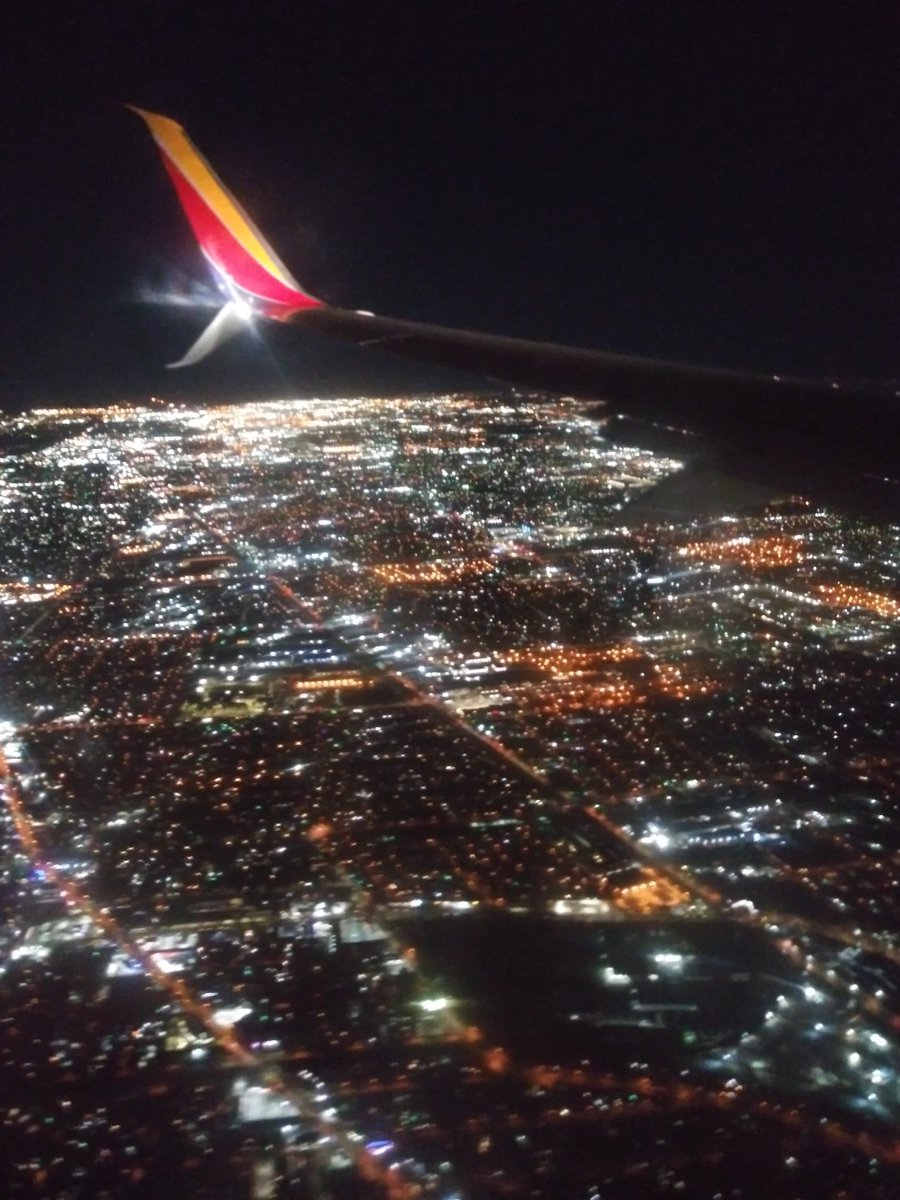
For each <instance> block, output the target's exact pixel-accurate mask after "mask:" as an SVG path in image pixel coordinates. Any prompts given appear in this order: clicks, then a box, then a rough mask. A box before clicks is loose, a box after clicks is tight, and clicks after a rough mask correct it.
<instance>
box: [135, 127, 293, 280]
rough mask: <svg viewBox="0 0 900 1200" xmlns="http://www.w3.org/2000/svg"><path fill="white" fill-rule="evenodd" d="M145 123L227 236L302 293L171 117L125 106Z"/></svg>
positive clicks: (277, 276) (276, 275) (273, 273)
mask: <svg viewBox="0 0 900 1200" xmlns="http://www.w3.org/2000/svg"><path fill="white" fill-rule="evenodd" d="M126 108H130V109H131V111H132V112H134V113H137V115H138V116H139V117H141V118H142V119H143V120H144V121H146V123H147V125H148V127H149V129H150V132H151V133H152V134H153V139H154V141H155V142H156V144H157V145H158V146H159V148H160V149H161V150H162V151H163V153H164V154H165V155H166V157H167V158H168V159H169V160H170V161H171V162H172V163H174V165H175V166H176V167H177V168H178V170H179V171H180V172H181V174H182V175H183V176H184V177H185V179H186V180H187V181H188V183H189V184H190V185H191V187H192V188H193V189H194V191H195V192H197V193H198V195H199V196H200V197H201V198H202V199H203V201H204V203H206V204H207V205H209V207H210V208H211V209H212V211H213V212H214V213H215V214H216V216H217V217H218V218H219V220H220V221H221V222H222V224H223V225H224V226H225V228H226V229H227V230H228V232H229V233H230V234H231V235H232V237H234V238H235V240H236V241H238V242H239V243H240V245H241V246H242V247H243V248H244V250H246V251H247V253H248V254H249V255H250V256H251V258H254V259H256V261H257V262H258V263H259V264H260V266H262V267H264V268H265V269H266V270H267V271H268V272H269V274H270V275H273V276H274V277H275V278H276V279H278V280H279V281H280V282H281V283H283V284H284V285H285V287H289V288H294V289H296V290H297V291H298V292H299V291H301V290H302V289H301V287H300V285H299V284H298V283H297V281H296V280H295V279H294V278H293V277H292V276H291V273H290V271H288V269H287V267H286V266H285V265H284V263H283V262H281V260H280V259H279V258H278V256H277V255H276V254H275V251H274V250H273V249H272V247H271V246H269V245H268V243H267V242H266V241H265V239H264V238H263V236H262V234H261V233H260V232H259V230H258V229H257V228H256V227H255V225H254V224H253V222H252V221H251V220H250V218H249V217H248V216H247V214H246V213H245V212H244V210H243V209H242V208H241V206H240V205H239V204H238V203H237V201H236V200H235V199H234V198H233V197H232V196H231V194H230V193H229V191H228V189H227V188H226V187H225V185H224V183H222V181H221V179H219V177H218V176H217V175H216V173H215V172H214V171H213V169H212V167H211V166H210V165H209V163H208V162H207V161H206V159H205V158H204V157H203V155H202V154H201V153H200V151H199V150H198V149H197V147H196V146H195V145H194V144H193V142H192V141H191V139H190V138H189V137H188V135H187V134H186V133H185V131H184V130H183V129H182V127H181V126H180V125H179V124H178V122H177V121H173V120H172V119H171V117H163V116H161V115H160V114H159V113H152V112H147V111H146V110H145V109H143V108H137V107H136V106H135V105H133V104H128V105H126Z"/></svg>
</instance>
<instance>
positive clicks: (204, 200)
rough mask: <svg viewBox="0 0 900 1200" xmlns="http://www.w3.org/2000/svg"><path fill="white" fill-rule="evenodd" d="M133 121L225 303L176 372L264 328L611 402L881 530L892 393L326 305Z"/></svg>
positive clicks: (890, 487)
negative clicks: (244, 331)
mask: <svg viewBox="0 0 900 1200" xmlns="http://www.w3.org/2000/svg"><path fill="white" fill-rule="evenodd" d="M129 107H132V106H129ZM133 111H134V112H136V113H137V114H138V116H140V117H141V118H142V119H143V120H144V121H145V122H146V124H147V126H148V127H149V129H150V132H151V134H152V135H153V138H154V140H155V142H156V144H157V146H158V148H159V151H160V154H161V155H162V159H163V163H164V165H165V168H166V171H167V172H168V174H169V177H170V178H171V180H172V183H173V185H174V187H175V191H176V193H177V195H178V199H179V201H180V203H181V206H182V208H183V209H184V212H185V215H186V217H187V219H188V221H189V223H190V225H191V228H192V229H193V231H194V233H195V235H196V237H197V241H198V242H199V244H200V248H201V250H202V251H203V254H204V255H205V257H206V259H207V261H208V262H209V264H210V266H211V267H212V269H213V272H214V273H215V275H216V276H217V278H218V279H219V282H220V284H221V286H222V289H223V291H224V292H225V293H226V294H227V301H226V302H225V305H224V307H223V309H222V310H221V311H220V313H219V314H218V315H217V316H216V318H215V320H214V321H213V323H212V324H211V325H210V326H209V328H208V329H206V330H205V331H204V333H203V334H202V335H201V336H200V338H199V339H198V340H197V342H195V344H194V345H193V346H192V347H191V349H190V350H189V351H188V352H187V354H185V355H184V357H183V358H181V359H180V360H179V362H177V363H173V364H172V365H173V366H177V367H185V366H192V365H193V364H194V363H198V362H200V361H201V359H203V358H204V357H205V356H206V355H207V354H209V353H210V352H211V351H212V350H214V349H215V348H216V347H217V346H219V345H221V344H222V342H224V341H225V340H226V339H227V338H229V337H231V336H233V334H234V333H235V332H237V330H238V329H240V328H241V326H242V325H243V324H244V323H249V322H251V321H252V320H253V318H254V317H257V316H259V317H266V318H269V319H271V320H275V321H279V322H282V323H285V324H291V325H296V326H298V327H300V328H302V329H306V330H310V331H314V332H316V333H322V334H326V335H328V336H330V337H336V338H340V339H342V340H343V341H347V342H352V343H354V344H355V345H357V346H368V347H372V348H374V349H377V350H383V351H386V352H388V353H391V354H396V355H401V356H403V357H405V358H411V359H415V360H417V361H419V362H424V363H428V364H431V365H435V366H440V367H451V368H458V369H461V370H465V371H469V372H474V373H476V374H480V375H484V376H487V377H489V378H491V379H494V380H503V381H504V382H506V383H511V384H516V385H519V386H524V387H526V388H533V389H544V390H547V391H553V392H559V393H564V394H568V395H571V396H575V397H578V398H582V399H585V400H591V401H595V402H598V403H603V404H606V405H613V406H615V407H610V408H609V409H608V410H607V411H608V412H609V414H610V415H613V414H616V415H619V414H621V415H624V417H626V418H628V419H630V420H637V421H641V422H644V423H649V424H651V425H657V426H660V427H662V428H663V429H664V430H666V431H667V432H668V433H673V432H674V433H680V434H686V435H690V436H692V437H693V436H695V435H698V434H699V435H702V437H703V438H704V443H703V444H704V445H708V446H710V448H712V449H713V450H714V451H715V453H716V454H717V455H718V456H719V459H720V461H721V462H722V463H723V465H724V466H725V467H726V468H727V469H728V470H729V471H730V472H731V473H733V474H735V475H739V476H740V475H743V476H744V477H746V478H748V479H752V480H754V481H756V482H759V483H762V484H763V485H765V486H767V487H769V486H771V488H772V490H773V492H774V491H777V490H782V489H784V490H787V491H789V492H801V493H804V494H807V495H809V496H811V497H814V498H816V499H820V500H823V501H825V502H826V503H837V504H838V505H841V506H845V507H846V506H847V505H848V503H849V505H850V506H851V507H853V508H854V509H855V510H859V511H864V512H867V513H869V514H870V515H874V516H880V517H888V518H890V519H896V518H897V514H898V513H900V480H898V478H897V476H898V472H897V468H896V449H895V448H896V446H897V445H898V444H900V401H898V395H900V393H897V392H896V391H894V390H893V389H891V390H887V389H884V390H878V389H874V390H867V389H861V388H856V387H852V386H844V385H842V386H840V387H838V386H837V385H836V384H835V383H834V382H832V381H830V380H828V381H824V382H823V381H818V380H800V379H791V378H789V377H786V376H779V375H750V374H745V373H741V372H738V371H727V370H720V369H712V368H708V367H697V366H690V365H687V364H684V363H673V362H663V361H661V360H658V359H649V358H637V357H631V356H627V355H622V354H609V353H606V352H603V351H598V350H583V349H576V348H573V347H568V346H559V345H553V344H549V343H543V342H532V341H526V340H524V339H521V338H509V337H500V336H496V335H494V334H485V333H478V332H473V331H467V330H460V329H448V328H445V327H444V326H438V325H423V324H421V323H419V322H415V321H402V320H395V319H393V318H388V317H378V316H374V315H373V314H372V313H367V312H363V311H359V310H350V309H342V308H335V307H332V306H331V305H328V304H324V303H323V302H322V301H320V300H317V299H316V298H315V297H314V296H311V295H310V294H309V293H308V292H306V291H304V290H303V288H302V287H301V286H300V285H299V284H298V283H297V282H296V280H295V279H294V278H293V276H292V275H291V273H290V272H289V271H288V269H287V267H285V265H284V264H283V263H282V262H281V260H280V259H279V258H278V256H277V255H276V254H275V252H274V250H273V249H272V248H271V246H269V244H268V243H267V242H266V240H265V238H264V237H263V236H262V234H261V233H260V232H259V230H258V229H257V228H256V226H255V225H254V224H253V222H252V221H251V220H250V218H249V217H248V215H247V214H246V213H245V212H244V210H243V209H242V208H241V206H240V205H239V204H238V203H237V201H236V200H235V199H234V198H233V196H232V195H231V194H230V193H229V192H228V190H227V189H226V187H225V186H224V184H223V183H222V182H221V180H219V178H218V177H217V176H216V174H215V173H214V171H213V170H212V168H211V167H210V166H209V164H208V163H207V162H206V160H205V159H204V158H203V156H202V155H201V154H200V152H199V151H198V150H197V149H196V147H195V146H194V145H193V143H192V142H191V141H190V139H189V138H188V136H187V134H186V133H185V131H184V130H183V129H182V128H181V126H180V125H178V124H177V123H176V122H175V121H173V120H171V119H170V118H168V117H163V116H160V115H158V114H156V113H150V112H145V111H144V110H143V109H139V108H133ZM692 445H693V446H694V447H696V445H697V443H696V442H693V443H692Z"/></svg>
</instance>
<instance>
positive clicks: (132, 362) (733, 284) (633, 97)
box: [0, 0, 900, 411]
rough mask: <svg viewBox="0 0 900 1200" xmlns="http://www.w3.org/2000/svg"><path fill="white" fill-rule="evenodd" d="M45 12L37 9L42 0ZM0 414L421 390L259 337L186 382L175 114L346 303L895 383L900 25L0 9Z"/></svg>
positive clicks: (730, 7)
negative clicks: (155, 297)
mask: <svg viewBox="0 0 900 1200" xmlns="http://www.w3.org/2000/svg"><path fill="white" fill-rule="evenodd" d="M57 14H59V15H57ZM4 21H5V23H6V24H7V26H9V25H10V24H12V25H13V28H12V29H11V31H10V30H9V29H8V30H7V31H6V33H5V35H4V40H3V49H2V51H0V53H2V55H3V58H4V62H3V70H2V76H0V77H2V81H3V91H4V106H3V107H4V111H3V122H4V126H5V132H6V135H7V137H6V141H7V151H6V154H5V156H4V157H5V167H6V169H5V172H4V180H3V189H2V205H3V210H2V211H3V217H2V238H3V263H4V270H3V281H4V304H3V312H4V316H3V321H2V356H0V407H2V408H4V409H6V410H7V411H9V410H16V409H20V408H23V407H29V406H31V405H34V404H39V403H65V402H67V401H69V400H72V401H77V402H83V401H86V400H87V401H99V402H103V403H105V402H109V401H113V400H116V399H122V400H145V399H146V397H147V396H148V395H150V394H151V393H153V394H156V395H159V396H163V397H171V398H178V399H187V398H197V399H210V398H220V399H223V400H226V399H232V398H237V397H245V396H247V397H249V396H261V395H274V396H287V395H308V394H315V393H319V394H322V393H325V394H327V393H329V392H332V393H334V392H338V393H339V392H341V391H346V390H350V389H355V388H359V387H365V388H366V389H367V390H370V391H376V390H380V389H382V388H409V387H414V386H429V385H431V384H435V385H440V383H441V382H442V381H445V380H446V379H448V378H450V376H439V375H437V374H435V373H430V372H428V371H426V370H424V369H423V368H421V367H414V366H407V365H404V364H402V363H400V364H398V363H395V362H394V361H392V360H390V359H387V358H382V357H380V356H378V355H373V354H371V353H368V354H366V353H363V352H359V351H354V350H352V349H348V348H347V347H343V346H331V345H327V344H325V343H323V342H321V341H319V340H317V339H315V338H312V337H310V336H309V335H301V334H298V333H296V332H294V331H288V330H280V329H274V330H273V329H270V328H267V329H266V331H265V332H264V334H263V337H262V338H261V339H260V340H258V341H257V342H256V343H254V342H252V341H251V340H250V339H249V338H242V339H240V341H236V342H234V343H232V344H231V345H230V346H229V347H228V348H227V349H226V350H224V351H222V352H220V354H219V355H218V356H217V357H216V358H214V359H213V360H211V361H210V362H208V363H206V364H203V365H202V366H201V367H199V368H195V369H193V370H192V371H191V372H179V373H171V372H166V371H165V370H164V369H163V366H162V364H164V363H165V362H166V361H170V360H172V359H173V358H177V357H179V356H180V355H181V353H183V351H184V350H185V349H186V348H187V346H188V345H189V344H190V343H191V342H192V341H193V340H194V338H195V337H196V335H197V333H198V332H199V330H200V329H201V328H202V326H203V325H204V323H205V322H206V321H207V320H208V319H209V317H210V316H211V313H210V312H206V311H191V310H186V309H184V308H163V307H160V306H154V305H149V304H147V303H144V302H141V301H140V297H141V296H145V295H146V294H147V293H148V292H153V291H165V290H168V291H171V290H173V289H174V290H176V291H178V292H180V293H181V294H190V293H191V292H192V290H193V289H196V288H198V287H201V288H202V285H204V284H205V283H206V282H207V276H206V272H205V268H204V265H203V262H202V260H201V258H200V256H199V253H198V252H197V251H196V249H195V247H194V244H193V242H192V239H191V237H190V234H189V231H188V229H187V225H186V222H185V221H184V219H183V217H182V216H181V214H180V211H179V210H178V208H177V205H176V202H175V199H174V195H173V194H172V192H171V190H170V187H169V184H168V181H167V180H166V178H165V176H164V173H163V170H162V166H161V164H160V162H159V160H158V157H157V156H156V152H155V149H154V147H153V146H152V143H151V141H150V139H149V136H148V134H147V132H146V130H145V128H144V127H143V126H142V124H141V123H140V122H139V121H138V120H137V118H135V117H134V116H133V115H132V114H130V113H128V112H126V110H125V109H124V107H123V105H124V104H125V103H126V102H131V103H134V104H138V105H140V106H142V107H145V108H150V109H154V110H157V111H159V112H163V113H166V114H168V115H170V116H173V117H175V118H176V119H177V120H179V121H180V122H181V123H182V124H184V125H185V127H186V128H187V130H188V132H189V133H190V135H191V136H192V137H193V139H194V140H195V142H196V143H197V144H198V146H199V147H200V148H201V150H202V151H203V152H204V154H206V156H207V157H208V158H209V159H210V160H211V162H212V163H213V165H214V167H215V168H216V170H217V171H218V173H219V174H220V175H221V176H222V178H223V179H224V180H225V181H226V183H227V184H229V186H231V187H232V188H233V190H234V191H235V193H236V194H237V195H238V197H239V198H240V199H241V200H242V201H243V202H244V204H245V206H246V207H247V208H248V209H249V210H250V212H251V214H252V215H253V216H254V217H255V219H256V220H257V222H258V224H259V225H260V226H261V228H262V229H263V231H264V233H265V234H266V236H267V237H268V239H269V240H270V241H271V242H272V243H273V244H274V245H275V247H276V248H277V250H278V252H279V253H280V256H281V257H282V258H283V259H284V260H285V261H286V263H287V264H288V266H289V268H290V269H291V270H292V272H293V273H294V275H295V276H296V277H297V278H298V279H299V280H300V281H301V283H303V284H304V285H305V286H307V287H308V288H309V289H310V290H312V291H313V292H314V293H316V294H317V295H319V296H321V297H323V298H324V299H327V300H330V301H332V302H334V303H337V304H341V305H346V306H349V307H361V308H367V309H373V310H375V311H376V312H378V313H383V314H385V315H390V316H399V317H407V318H410V319H421V320H426V321H435V322H440V323H444V324H451V325H456V326H462V327H469V328H481V329H485V330H490V331H493V332H499V333H509V334H516V335H521V336H525V337H533V338H539V339H542V340H553V341H562V342H566V343H569V344H573V345H584V346H593V347H597V348H601V349H609V350H614V351H621V352H633V353H640V354H649V355H654V356H660V357H666V358H674V359H681V360H685V361H693V362H700V363H709V364H713V365H722V366H734V367H746V368H750V369H754V370H766V371H784V372H794V373H806V374H814V375H819V374H821V375H842V376H845V377H851V378H853V377H868V378H873V379H875V378H883V377H896V376H898V375H900V322H898V310H900V288H898V285H900V70H898V64H900V10H898V9H897V8H896V6H895V5H889V4H880V5H877V6H876V5H871V6H867V5H859V4H854V5H851V4H838V3H829V4H816V3H801V2H797V3H787V4H785V3H772V4H766V3H758V2H756V0H741V2H740V3H731V2H730V0H716V2H715V3H712V4H703V3H697V2H694V0H691V2H689V3H673V2H672V0H660V2H658V3H645V2H643V0H621V2H617V3H611V2H609V3H604V0H594V2H592V3H566V2H565V0H546V2H544V3H538V2H536V0H535V2H530V0H518V2H516V3H505V2H501V0H478V2H473V3H463V2H460V0H456V2H454V3H445V2H443V0H417V2H415V3H411V2H406V0H371V2H366V3H339V2H329V0H317V2H311V0H293V2H292V3H289V4H280V3H272V2H266V0H257V2H256V3H248V2H247V0H244V2H242V3H240V4H232V3H228V2H227V0H219V2H218V3H200V2H197V0H180V2H176V0H152V2H150V3H147V2H143V0H119V2H116V3H109V2H107V0H93V3H90V4H82V3H80V0H67V2H66V3H65V4H62V5H57V6H54V7H53V8H51V6H49V5H45V6H32V5H18V6H17V11H16V12H14V13H11V12H10V11H7V12H6V13H5V14H4Z"/></svg>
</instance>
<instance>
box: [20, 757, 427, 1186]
mask: <svg viewBox="0 0 900 1200" xmlns="http://www.w3.org/2000/svg"><path fill="white" fill-rule="evenodd" d="M0 791H2V793H3V798H4V800H5V802H6V806H7V809H8V810H9V813H10V816H11V818H12V821H13V825H14V826H15V829H16V833H17V835H18V837H19V841H20V842H21V844H22V846H23V848H24V849H25V852H26V853H27V855H28V857H29V858H30V859H31V861H32V862H33V863H34V865H35V866H37V867H40V869H41V870H42V871H43V873H44V875H45V876H46V878H47V879H49V880H50V881H51V882H52V883H53V885H54V886H55V887H56V888H57V890H58V891H59V893H60V895H61V896H62V897H63V899H64V900H65V901H66V903H67V904H68V905H69V906H70V907H72V908H77V909H78V910H79V911H80V912H81V913H82V915H83V916H84V917H86V918H87V920H89V921H90V922H91V924H92V925H94V926H95V927H96V928H98V929H100V930H102V931H103V933H104V934H105V935H106V936H107V937H108V938H109V939H110V941H112V942H114V943H115V945H117V946H118V947H119V949H120V950H121V951H122V953H123V954H125V955H127V956H128V957H129V958H131V959H133V960H134V961H135V962H138V963H140V965H141V967H142V968H143V970H144V971H145V973H146V974H147V975H148V976H149V977H150V978H151V979H152V980H153V982H154V983H155V984H156V985H157V987H159V988H160V989H161V990H162V991H164V992H165V993H166V994H167V995H168V996H169V998H170V999H171V1001H172V1003H173V1004H174V1005H175V1006H176V1007H177V1008H178V1009H179V1011H180V1012H181V1013H183V1014H184V1016H186V1017H193V1018H194V1019H195V1020H197V1021H199V1022H200V1024H201V1025H202V1026H203V1028H204V1029H205V1030H206V1032H207V1033H208V1034H209V1035H210V1037H211V1038H213V1039H214V1040H215V1042H216V1044H217V1045H218V1046H219V1048H220V1049H221V1050H223V1051H224V1052H225V1054H226V1055H227V1056H228V1057H229V1059H230V1060H231V1061H232V1063H234V1065H235V1066H238V1067H241V1068H243V1069H245V1070H252V1071H254V1072H255V1073H256V1075H257V1076H258V1078H259V1079H260V1080H261V1082H262V1083H263V1085H264V1086H265V1087H267V1088H268V1089H269V1090H270V1091H272V1092H273V1093H275V1094H277V1095H278V1096H280V1097H282V1098H284V1099H286V1100H287V1101H288V1102H289V1103H290V1104H292V1105H293V1106H294V1108H295V1109H296V1110H297V1112H298V1113H299V1114H300V1116H301V1117H302V1118H303V1119H304V1120H305V1121H308V1122H309V1123H310V1124H311V1125H312V1127H313V1128H315V1129H316V1130H317V1131H318V1133H319V1136H320V1137H322V1138H328V1139H330V1140H331V1141H332V1142H334V1143H335V1144H336V1145H338V1146H340V1147H341V1149H342V1151H343V1152H344V1154H345V1155H346V1156H347V1158H348V1159H349V1160H350V1161H351V1162H353V1163H355V1164H356V1167H357V1169H358V1170H359V1172H360V1174H361V1175H362V1176H363V1178H366V1179H369V1180H373V1181H378V1182H379V1183H381V1184H382V1186H383V1187H384V1188H385V1194H386V1196H387V1197H389V1200H413V1198H414V1196H415V1195H416V1193H417V1188H416V1187H415V1186H414V1185H412V1184H411V1183H408V1182H407V1181H406V1180H404V1179H402V1178H401V1176H400V1175H399V1173H398V1172H397V1171H392V1170H390V1168H389V1167H386V1166H385V1165H384V1164H382V1163H380V1162H379V1161H378V1159H377V1158H375V1157H373V1156H372V1155H371V1154H369V1153H368V1151H366V1150H365V1149H364V1148H363V1147H362V1145H361V1141H362V1139H361V1138H359V1135H355V1136H354V1135H351V1132H350V1130H349V1129H347V1128H346V1127H345V1126H343V1125H341V1124H340V1123H338V1122H336V1121H333V1120H326V1119H325V1118H324V1117H323V1116H322V1115H321V1113H320V1112H319V1110H318V1109H317V1108H316V1106H315V1104H314V1103H313V1096H312V1093H309V1092H306V1091H304V1090H302V1089H300V1088H298V1087H297V1085H296V1083H294V1082H293V1081H292V1080H290V1079H288V1077H287V1076H286V1075H285V1074H284V1073H283V1072H282V1071H281V1070H280V1069H278V1068H277V1067H273V1066H272V1065H271V1064H269V1063H266V1062H264V1061H263V1060H262V1059H261V1058H260V1057H258V1056H257V1055H255V1054H253V1053H252V1051H250V1050H248V1049H247V1047H246V1046H244V1045H243V1044H242V1043H241V1041H240V1040H239V1039H238V1037H237V1035H236V1034H235V1032H234V1029H233V1027H231V1026H222V1025H220V1024H219V1023H218V1022H217V1020H216V1017H215V1012H214V1010H213V1009H212V1008H211V1007H210V1006H209V1005H208V1004H205V1003H204V1002H203V1001H202V1000H200V999H199V998H198V997H197V996H196V994H195V993H194V992H193V991H192V989H191V988H190V986H189V985H188V984H187V983H186V982H185V980H183V979H181V978H179V977H177V976H174V975H168V974H166V973H165V972H164V971H162V970H160V968H159V967H158V966H157V965H156V962H155V960H154V958H153V955H152V953H150V952H148V951H146V950H144V949H143V948H142V947H141V946H140V945H138V943H137V942H136V941H134V939H133V937H132V936H131V934H129V932H128V931H127V930H125V929H124V928H123V927H122V926H121V925H120V924H119V923H118V921H116V920H115V919H114V918H113V917H112V916H111V915H110V914H109V911H108V910H107V909H105V908H100V907H99V906H98V905H97V904H95V903H94V901H93V900H92V899H91V898H90V897H89V896H88V895H87V893H86V892H85V891H83V889H81V888H79V887H78V886H77V885H76V884H75V883H73V882H72V881H71V880H69V879H66V878H65V877H64V876H63V875H62V874H61V873H60V872H59V871H58V870H57V869H56V867H55V866H54V865H53V864H52V863H50V862H48V861H46V859H44V858H43V856H42V853H41V847H40V844H39V842H38V840H37V836H36V834H35V831H34V826H33V825H32V822H31V819H30V817H29V816H28V814H27V813H26V811H25V808H24V805H23V804H22V798H21V796H20V794H19V789H18V786H17V784H16V780H15V778H14V776H13V774H12V772H11V770H10V767H9V764H8V763H7V761H6V756H5V754H4V753H3V750H2V748H0Z"/></svg>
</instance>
